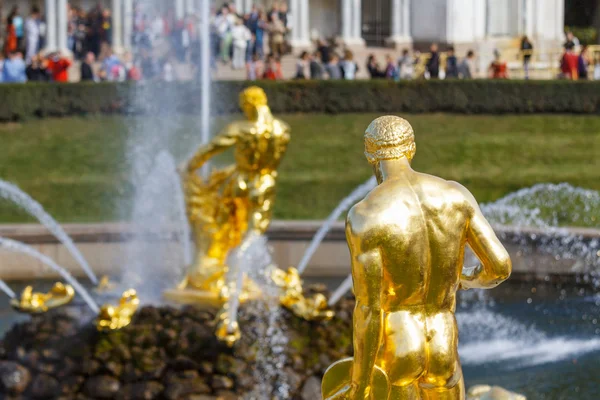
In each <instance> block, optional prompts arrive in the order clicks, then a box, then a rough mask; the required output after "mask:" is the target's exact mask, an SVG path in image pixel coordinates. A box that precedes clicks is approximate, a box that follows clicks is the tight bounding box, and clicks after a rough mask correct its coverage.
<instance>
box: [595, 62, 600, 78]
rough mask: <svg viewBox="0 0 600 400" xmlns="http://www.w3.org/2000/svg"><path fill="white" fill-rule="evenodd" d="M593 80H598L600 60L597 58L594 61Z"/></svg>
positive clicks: (599, 76)
mask: <svg viewBox="0 0 600 400" xmlns="http://www.w3.org/2000/svg"><path fill="white" fill-rule="evenodd" d="M594 80H595V81H598V80H600V58H598V57H596V58H595V59H594Z"/></svg>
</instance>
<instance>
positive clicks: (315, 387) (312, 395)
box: [300, 376, 322, 400]
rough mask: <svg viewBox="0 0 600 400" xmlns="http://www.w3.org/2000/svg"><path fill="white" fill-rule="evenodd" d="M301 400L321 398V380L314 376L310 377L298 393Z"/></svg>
mask: <svg viewBox="0 0 600 400" xmlns="http://www.w3.org/2000/svg"><path fill="white" fill-rule="evenodd" d="M300 397H301V398H302V400H314V399H320V398H322V395H321V380H320V379H319V378H317V377H316V376H311V377H310V378H308V379H307V380H306V382H304V385H303V386H302V391H301V392H300Z"/></svg>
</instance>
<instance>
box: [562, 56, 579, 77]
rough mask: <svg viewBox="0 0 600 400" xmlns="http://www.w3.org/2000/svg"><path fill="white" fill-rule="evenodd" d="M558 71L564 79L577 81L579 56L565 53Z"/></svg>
mask: <svg viewBox="0 0 600 400" xmlns="http://www.w3.org/2000/svg"><path fill="white" fill-rule="evenodd" d="M560 70H561V72H562V73H563V75H564V76H565V77H567V78H570V79H577V78H578V70H579V56H578V55H577V54H575V53H565V54H564V55H563V58H562V60H561V62H560Z"/></svg>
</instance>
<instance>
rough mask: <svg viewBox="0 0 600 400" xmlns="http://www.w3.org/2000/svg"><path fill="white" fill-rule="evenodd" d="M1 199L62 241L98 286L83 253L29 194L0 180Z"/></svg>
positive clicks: (96, 279)
mask: <svg viewBox="0 0 600 400" xmlns="http://www.w3.org/2000/svg"><path fill="white" fill-rule="evenodd" d="M0 198H3V199H6V200H9V201H11V202H13V203H15V204H16V205H18V206H19V207H21V208H22V209H24V210H25V211H27V212H28V213H30V214H31V215H33V216H34V217H36V218H37V219H38V220H39V221H40V222H41V223H42V224H43V225H44V226H45V227H46V228H47V229H48V230H49V231H50V232H52V234H53V235H54V236H56V237H57V238H58V240H60V242H61V243H62V244H63V245H64V246H65V248H66V249H67V250H68V251H69V253H71V255H72V256H73V258H74V259H75V260H76V261H77V262H78V263H79V265H81V268H83V270H84V272H85V273H86V275H87V276H88V277H89V279H90V281H92V283H93V284H94V285H97V284H98V278H97V277H96V274H94V271H92V269H91V268H90V266H89V264H88V263H87V261H86V260H85V258H84V257H83V255H82V254H81V252H80V251H79V250H78V249H77V247H76V246H75V243H73V240H71V238H70V237H69V235H67V233H66V232H65V231H64V230H63V228H62V227H61V226H60V225H59V224H58V222H56V221H55V220H54V218H52V217H51V216H50V214H48V213H47V212H46V211H45V210H44V208H43V207H42V206H41V204H40V203H38V202H37V201H35V200H34V199H33V198H31V196H29V195H28V194H27V193H25V192H23V191H22V190H21V189H19V188H18V187H17V186H16V185H13V184H12V183H8V182H6V181H3V180H1V179H0Z"/></svg>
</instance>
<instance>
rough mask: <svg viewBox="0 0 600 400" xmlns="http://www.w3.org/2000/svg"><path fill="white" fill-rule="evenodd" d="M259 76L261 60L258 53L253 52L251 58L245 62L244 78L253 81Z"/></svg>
mask: <svg viewBox="0 0 600 400" xmlns="http://www.w3.org/2000/svg"><path fill="white" fill-rule="evenodd" d="M260 76H261V62H260V58H258V54H253V55H252V58H251V59H250V60H249V61H248V62H247V63H246V79H247V80H249V81H255V80H257V79H258V78H259V77H260Z"/></svg>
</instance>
